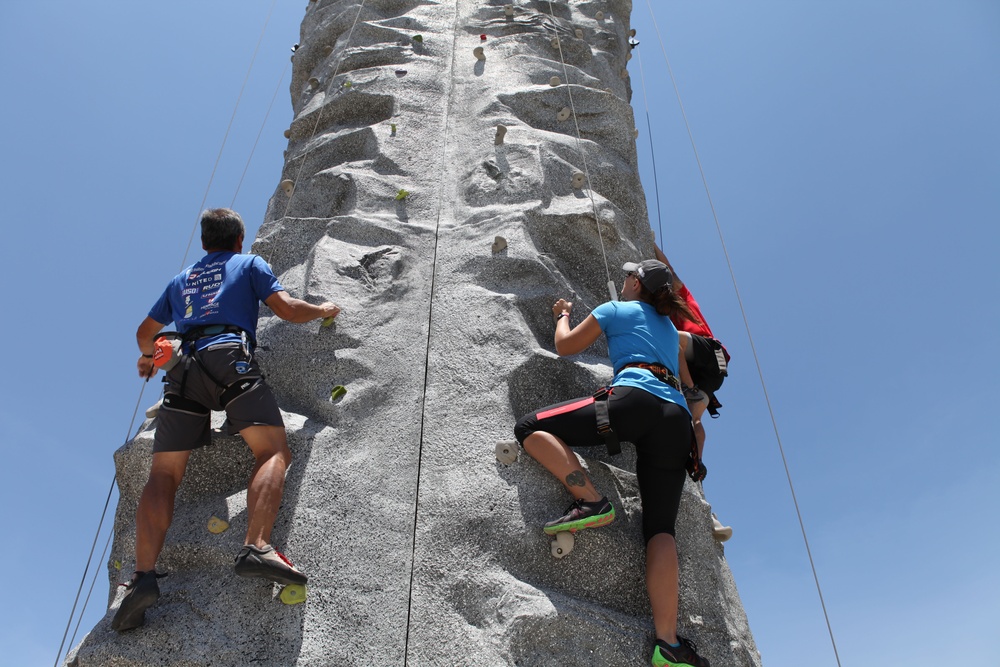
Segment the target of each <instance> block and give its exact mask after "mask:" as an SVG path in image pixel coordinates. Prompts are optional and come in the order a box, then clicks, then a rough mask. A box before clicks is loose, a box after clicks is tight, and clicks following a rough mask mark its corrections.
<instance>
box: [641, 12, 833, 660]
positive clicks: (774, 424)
mask: <svg viewBox="0 0 1000 667" xmlns="http://www.w3.org/2000/svg"><path fill="white" fill-rule="evenodd" d="M646 5H647V7H649V14H650V16H651V17H652V20H653V28H654V29H655V30H656V38H657V39H658V40H659V42H660V50H661V51H662V52H663V60H664V62H665V63H666V65H667V72H668V73H669V75H670V82H671V83H672V84H673V87H674V94H675V95H676V97H677V105H678V106H679V107H680V111H681V117H682V118H683V119H684V127H685V128H686V129H687V134H688V139H689V140H690V141H691V149H692V150H693V151H694V158H695V162H697V164H698V171H699V173H700V174H701V182H702V184H703V185H704V186H705V195H706V196H707V197H708V204H709V207H710V208H711V210H712V218H713V219H714V220H715V229H716V231H717V232H718V234H719V242H720V243H721V244H722V252H723V254H724V255H725V257H726V265H727V266H728V267H729V276H730V278H731V279H732V281H733V289H734V290H735V292H736V301H737V303H738V304H739V306H740V314H741V315H742V317H743V326H744V327H745V328H746V332H747V338H748V339H749V341H750V350H751V352H752V353H753V360H754V364H755V365H756V366H757V375H758V377H759V378H760V386H761V388H762V389H763V391H764V401H765V402H766V403H767V411H768V413H769V414H770V416H771V426H772V428H773V429H774V437H775V440H777V443H778V451H779V452H780V453H781V462H782V464H783V465H784V467H785V477H786V478H787V479H788V489H789V490H790V491H791V493H792V503H793V504H794V505H795V515H796V516H797V517H798V520H799V528H800V530H801V531H802V541H803V542H805V545H806V554H807V555H808V557H809V567H810V568H812V574H813V580H814V581H815V582H816V592H817V593H818V594H819V603H820V606H821V607H822V608H823V618H824V619H826V628H827V631H828V632H829V633H830V643H831V644H832V645H833V655H834V657H835V658H836V660H837V666H838V667H840V654H839V653H838V652H837V641H836V639H835V638H834V636H833V626H832V625H831V623H830V615H829V614H828V613H827V610H826V602H825V601H824V600H823V588H822V586H820V583H819V575H818V574H817V572H816V563H815V561H813V556H812V549H810V548H809V537H808V536H807V535H806V524H805V521H804V520H803V519H802V512H801V510H800V509H799V501H798V498H797V497H796V495H795V485H794V484H793V483H792V473H791V470H790V469H789V468H788V459H787V458H786V457H785V448H784V446H783V445H782V443H781V434H780V433H779V431H778V420H777V418H776V417H775V416H774V408H773V406H772V405H771V398H770V396H769V395H768V392H767V383H766V382H765V381H764V371H763V369H762V367H761V364H760V358H759V357H758V355H757V346H756V345H755V344H754V340H753V334H752V333H751V332H750V320H749V318H748V317H747V313H746V309H745V308H744V306H743V298H742V296H741V295H740V288H739V285H738V284H737V282H736V272H735V271H734V270H733V263H732V261H731V260H730V257H729V250H728V248H727V247H726V240H725V238H724V236H723V234H722V225H721V224H720V222H719V216H718V213H716V210H715V203H714V202H713V201H712V193H711V192H710V191H709V189H708V179H707V178H706V177H705V170H704V168H703V167H702V164H701V158H700V157H699V155H698V147H697V146H696V145H695V143H694V134H693V133H692V132H691V124H690V123H688V118H687V114H686V113H685V111H684V104H683V103H682V102H681V93H680V89H679V88H678V87H677V80H676V78H675V77H674V72H673V69H672V68H671V67H670V59H669V58H668V57H667V49H666V47H665V46H664V45H663V37H662V36H661V34H660V27H659V25H658V24H657V22H656V15H655V14H654V13H653V7H652V5H651V4H650V0H646Z"/></svg>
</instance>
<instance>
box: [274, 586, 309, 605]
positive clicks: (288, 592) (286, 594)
mask: <svg viewBox="0 0 1000 667" xmlns="http://www.w3.org/2000/svg"><path fill="white" fill-rule="evenodd" d="M278 598H279V599H280V600H281V601H282V602H284V603H285V604H299V603H300V602H305V601H306V587H305V586H303V585H302V584H289V585H287V586H285V587H284V588H282V589H281V592H280V593H278Z"/></svg>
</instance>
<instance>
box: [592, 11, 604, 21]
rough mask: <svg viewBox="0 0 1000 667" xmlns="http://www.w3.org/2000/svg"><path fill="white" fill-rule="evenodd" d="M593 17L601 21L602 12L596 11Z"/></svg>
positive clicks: (602, 17) (602, 18)
mask: <svg viewBox="0 0 1000 667" xmlns="http://www.w3.org/2000/svg"><path fill="white" fill-rule="evenodd" d="M594 18H595V19H597V20H598V21H603V20H604V12H597V13H596V14H594Z"/></svg>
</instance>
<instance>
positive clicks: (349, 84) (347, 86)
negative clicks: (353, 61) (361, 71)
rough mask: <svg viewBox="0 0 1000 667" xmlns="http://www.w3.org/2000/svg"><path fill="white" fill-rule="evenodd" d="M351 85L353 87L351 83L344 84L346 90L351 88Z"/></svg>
mask: <svg viewBox="0 0 1000 667" xmlns="http://www.w3.org/2000/svg"><path fill="white" fill-rule="evenodd" d="M351 85H353V84H351V82H350V81H345V82H344V88H350V87H351Z"/></svg>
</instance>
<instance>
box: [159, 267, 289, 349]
mask: <svg viewBox="0 0 1000 667" xmlns="http://www.w3.org/2000/svg"><path fill="white" fill-rule="evenodd" d="M284 289H285V288H284V287H282V286H281V283H280V282H278V279H277V278H276V277H275V275H274V273H273V272H272V271H271V267H270V266H268V265H267V262H265V261H264V260H263V259H261V258H260V257H258V256H257V255H238V254H236V253H234V252H231V251H220V252H212V253H209V254H207V255H205V256H204V257H203V258H202V259H201V260H200V261H199V262H197V263H195V264H192V265H191V266H189V267H188V268H186V269H184V270H183V271H181V272H180V273H179V274H178V275H176V276H174V279H173V280H171V281H170V284H169V285H167V289H165V290H164V291H163V294H162V295H160V298H159V299H158V300H157V302H156V303H155V304H154V305H153V308H152V309H151V310H150V311H149V316H150V317H151V318H153V319H154V320H156V321H157V322H159V323H160V324H163V325H167V324H170V323H171V322H174V323H176V325H177V331H178V332H179V333H181V334H183V333H186V332H187V331H189V330H191V329H193V328H195V327H200V326H205V325H207V324H231V325H235V326H238V327H240V328H241V329H243V330H244V331H246V332H247V333H249V334H250V335H251V336H253V340H254V341H256V340H257V315H258V313H259V309H260V302H261V301H263V300H265V299H267V298H268V297H269V296H271V295H272V294H274V293H275V292H280V291H282V290H284ZM239 340H240V337H239V335H237V334H232V333H229V334H219V335H218V336H207V337H205V338H202V339H200V340H198V342H197V343H196V344H195V347H196V348H197V349H199V350H201V349H204V348H206V347H208V346H209V345H214V344H216V343H225V342H229V341H239Z"/></svg>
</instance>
